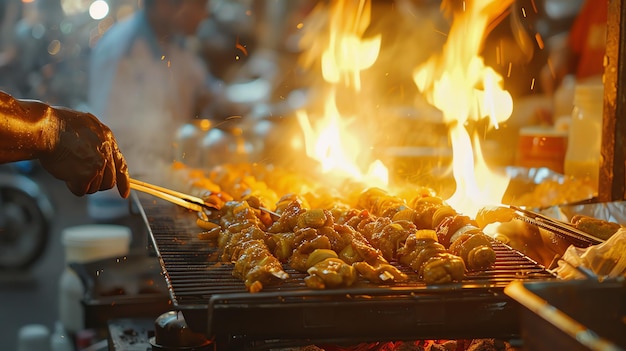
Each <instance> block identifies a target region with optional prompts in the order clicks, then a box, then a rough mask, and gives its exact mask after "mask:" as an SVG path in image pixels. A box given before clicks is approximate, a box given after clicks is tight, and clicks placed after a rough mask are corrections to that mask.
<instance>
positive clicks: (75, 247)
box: [59, 224, 131, 333]
mask: <svg viewBox="0 0 626 351" xmlns="http://www.w3.org/2000/svg"><path fill="white" fill-rule="evenodd" d="M130 237H131V231H130V228H128V227H125V226H120V225H113V224H88V225H80V226H75V227H69V228H66V229H64V230H63V233H62V243H63V245H64V246H65V262H66V263H70V262H73V263H86V262H91V261H97V260H101V259H106V258H115V257H122V256H125V255H127V254H128V251H129V244H130ZM84 294H85V289H84V286H83V284H82V282H81V281H80V279H79V278H78V276H77V275H76V273H74V271H73V270H71V269H70V268H69V267H66V268H65V270H64V271H63V273H62V274H61V277H60V278H59V320H60V321H61V323H62V324H63V326H64V327H65V329H66V330H67V331H68V332H69V333H77V332H79V331H81V330H82V329H84V324H85V323H84V311H83V306H82V303H81V301H82V299H83V296H84Z"/></svg>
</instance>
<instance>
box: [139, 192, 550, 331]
mask: <svg viewBox="0 0 626 351" xmlns="http://www.w3.org/2000/svg"><path fill="white" fill-rule="evenodd" d="M139 202H140V208H141V211H142V214H143V216H144V218H145V220H146V223H147V225H148V226H149V230H150V233H151V239H152V243H153V245H154V246H155V249H156V251H157V255H158V256H159V258H160V261H161V265H162V270H163V274H164V276H165V279H166V281H167V283H168V287H169V290H170V295H171V298H172V301H173V304H174V306H175V308H177V309H179V310H181V311H183V313H185V312H187V314H185V318H186V320H187V321H188V323H190V322H191V324H190V326H191V327H192V328H194V327H195V328H198V329H202V330H205V331H207V333H208V334H209V335H212V336H215V335H217V334H227V335H226V336H225V338H226V339H228V340H230V341H232V340H233V339H237V338H239V339H241V340H249V339H250V338H252V339H258V338H263V339H266V338H275V339H280V340H287V339H293V338H297V339H305V340H311V339H323V340H335V339H337V338H339V337H341V338H346V337H347V338H351V335H352V334H355V333H356V334H358V335H360V338H362V337H363V335H369V337H373V338H374V339H378V338H379V337H380V336H382V335H386V336H389V335H393V337H394V340H400V339H402V338H407V337H409V335H404V334H410V336H412V337H415V336H416V333H417V334H419V332H417V331H416V330H415V329H414V328H413V327H414V326H413V327H409V326H410V325H411V323H409V324H408V325H407V327H402V326H398V325H397V324H398V323H397V322H396V323H390V321H389V320H388V318H385V316H390V317H389V318H391V319H392V320H395V319H397V318H398V316H397V315H394V313H393V312H390V311H398V308H399V309H400V310H399V311H400V312H401V315H402V317H401V318H400V319H401V320H402V318H408V321H409V322H410V321H411V318H413V319H415V321H414V323H417V324H418V325H420V327H421V329H420V330H421V332H425V333H427V334H424V335H428V336H426V338H434V337H435V336H436V335H433V334H440V335H439V336H440V337H451V336H453V335H447V334H446V333H451V334H456V336H457V337H458V336H462V337H477V336H479V335H476V334H485V333H487V334H486V335H483V336H485V337H494V336H496V335H494V334H506V335H509V336H510V335H512V334H515V332H516V326H517V318H516V316H517V314H516V311H517V306H514V304H513V303H512V301H511V300H510V299H509V298H508V297H506V296H505V295H504V293H503V289H504V287H505V286H506V285H507V284H508V283H510V282H511V281H513V280H519V279H522V280H550V279H556V278H555V277H554V275H553V274H551V273H550V272H549V271H547V270H546V269H545V268H544V267H543V266H541V265H539V264H538V263H536V262H534V261H533V260H531V259H530V258H528V257H526V256H524V255H523V254H521V253H519V252H517V251H515V250H513V249H511V248H510V247H508V246H506V245H504V244H501V243H494V249H495V251H496V257H497V258H496V264H495V265H494V266H493V267H492V268H490V269H488V270H485V271H482V272H476V273H471V274H469V275H468V276H467V277H466V279H465V280H464V281H463V282H462V283H459V284H446V285H441V286H426V285H425V284H424V283H422V282H421V281H420V280H419V279H418V277H417V274H415V273H414V272H413V271H411V270H410V269H408V268H406V267H400V269H401V270H403V271H404V272H405V273H407V274H408V275H409V277H410V279H409V280H408V281H407V282H403V283H401V284H398V283H394V284H393V285H389V286H385V285H383V286H381V285H374V284H371V283H368V282H366V281H360V282H358V283H357V284H356V286H353V287H350V288H348V289H340V290H322V291H318V290H313V291H312V290H309V289H307V288H306V287H305V284H304V282H303V278H304V277H305V274H303V273H300V272H297V271H295V270H293V269H290V268H289V267H285V271H286V272H287V273H289V275H290V278H288V279H287V280H286V281H283V282H281V283H280V284H278V285H274V286H266V287H264V289H263V291H261V292H259V293H255V294H251V293H248V292H247V291H246V289H245V286H244V284H243V282H242V281H241V280H239V279H237V278H234V277H233V276H232V267H233V265H232V264H230V263H222V262H219V260H218V259H217V248H216V247H214V246H211V244H210V242H208V241H204V240H200V239H198V238H197V234H198V233H200V232H201V229H200V228H199V227H197V225H196V224H195V214H193V213H190V212H188V211H187V210H184V209H181V208H178V207H176V206H174V205H171V204H169V203H166V202H163V201H162V200H156V199H154V198H145V197H141V196H140V197H139ZM329 309H330V310H332V313H333V315H334V318H335V320H337V322H335V323H331V324H332V328H330V327H329V326H328V325H326V324H328V323H326V324H324V323H322V324H323V325H322V326H318V325H317V322H314V321H318V320H320V319H321V320H324V318H321V317H319V316H318V314H319V311H326V313H328V311H329ZM357 309H358V310H357ZM424 309H425V310H426V311H430V312H429V313H427V314H426V315H425V316H423V311H424ZM342 310H344V312H345V313H348V314H352V315H356V316H360V318H359V319H360V320H359V319H357V320H353V321H352V322H348V323H347V324H351V323H352V324H354V323H357V324H358V325H361V327H360V328H359V329H358V330H355V329H354V327H353V326H345V325H343V324H346V323H342V325H341V326H339V323H341V318H338V315H337V314H338V313H339V312H340V311H342ZM362 311H368V312H367V313H365V315H363V312H362ZM477 311H479V313H480V314H481V316H477V315H476V314H477ZM416 313H417V314H418V315H419V316H415V314H416ZM381 314H382V315H381ZM469 315H473V317H472V318H470V319H467V316H469ZM267 316H282V317H281V318H280V319H278V321H277V319H276V317H274V318H272V320H273V322H272V323H274V324H271V325H272V328H270V329H268V327H267V325H265V324H264V323H259V321H262V320H264V319H267ZM463 316H465V319H466V322H465V323H460V320H462V319H463ZM381 317H383V318H381ZM485 318H486V319H485ZM312 321H313V322H312ZM364 323H365V324H364ZM459 323H460V324H459ZM309 324H312V325H314V326H315V327H307V325H309ZM365 325H367V326H368V327H365ZM370 325H376V326H377V327H376V328H373V329H372V328H370V327H369V326H370ZM426 326H428V327H426ZM442 326H445V328H443V329H442V328H441V327H442ZM390 328H392V329H393V330H389V329H390ZM407 328H408V329H407ZM370 329H371V330H370ZM365 330H370V332H369V334H364V331H365ZM437 330H439V332H437ZM441 330H443V333H444V334H441V333H442V331H441ZM468 334H471V335H468ZM446 335H447V336H446ZM356 337H357V336H356V335H353V336H352V338H353V339H354V338H356Z"/></svg>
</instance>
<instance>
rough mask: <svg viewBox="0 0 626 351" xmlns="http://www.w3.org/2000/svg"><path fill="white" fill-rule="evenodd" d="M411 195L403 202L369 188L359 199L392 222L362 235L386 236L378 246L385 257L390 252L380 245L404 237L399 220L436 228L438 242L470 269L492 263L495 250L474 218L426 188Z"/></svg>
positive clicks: (396, 242) (360, 203)
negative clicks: (454, 207) (457, 209)
mask: <svg viewBox="0 0 626 351" xmlns="http://www.w3.org/2000/svg"><path fill="white" fill-rule="evenodd" d="M412 196H413V198H412V199H410V200H408V201H405V200H402V199H401V198H399V197H395V196H392V195H390V194H388V193H387V192H385V191H384V190H381V189H377V188H371V189H368V190H366V191H365V192H363V194H362V196H361V197H360V198H359V201H358V206H359V207H361V208H365V209H367V210H369V211H371V212H372V213H374V214H377V215H380V216H385V217H387V218H391V219H392V220H394V221H395V224H394V225H391V226H389V227H385V226H384V225H378V226H377V227H376V228H375V229H374V230H372V231H371V234H369V235H368V234H366V235H365V236H366V237H368V239H370V240H372V241H380V240H379V239H378V238H379V237H385V239H384V240H383V243H382V244H379V245H378V246H379V247H381V250H383V253H386V254H387V255H386V258H387V259H389V258H390V257H391V256H392V255H391V253H390V250H385V249H383V248H385V247H386V248H394V247H395V248H397V247H400V243H401V242H402V241H403V240H404V239H406V238H407V236H406V235H405V236H399V235H398V234H397V233H398V232H400V231H399V228H400V227H402V226H403V224H402V223H405V224H404V226H406V223H410V224H412V225H414V226H415V227H416V228H417V229H434V230H436V233H437V241H438V242H439V243H440V244H441V245H443V247H444V248H446V249H449V252H450V253H452V254H454V255H457V256H460V257H461V258H462V259H463V261H464V263H465V267H466V268H467V269H469V270H472V271H475V270H484V269H487V268H489V267H491V266H492V265H493V264H494V263H495V260H496V253H495V251H494V250H493V248H492V245H491V238H489V237H488V236H487V235H485V234H484V233H483V232H482V231H481V230H480V228H479V227H478V223H476V221H474V220H471V219H470V218H469V217H468V216H463V215H460V214H458V213H456V211H455V210H454V209H453V208H452V207H450V206H449V205H446V204H445V203H444V202H443V200H442V199H441V198H438V197H436V196H434V194H433V193H432V192H431V191H429V189H427V188H420V189H419V190H418V191H417V195H415V194H413V195H412ZM409 204H410V206H409ZM389 224H390V223H385V225H389ZM390 228H391V229H390Z"/></svg>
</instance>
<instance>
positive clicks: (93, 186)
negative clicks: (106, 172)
mask: <svg viewBox="0 0 626 351" xmlns="http://www.w3.org/2000/svg"><path fill="white" fill-rule="evenodd" d="M101 184H102V171H100V172H98V173H97V174H96V176H95V177H94V178H93V180H92V181H91V183H89V188H88V189H87V194H93V193H95V192H96V191H98V190H100V186H101Z"/></svg>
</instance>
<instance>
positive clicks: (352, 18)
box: [296, 0, 389, 187]
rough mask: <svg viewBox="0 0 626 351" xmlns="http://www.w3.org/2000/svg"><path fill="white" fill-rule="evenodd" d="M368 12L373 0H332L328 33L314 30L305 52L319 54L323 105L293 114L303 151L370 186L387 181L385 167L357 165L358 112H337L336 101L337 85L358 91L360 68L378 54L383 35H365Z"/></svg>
mask: <svg viewBox="0 0 626 351" xmlns="http://www.w3.org/2000/svg"><path fill="white" fill-rule="evenodd" d="M317 10H318V11H325V9H322V8H318V9H317ZM370 17H371V3H370V2H369V1H367V0H359V1H350V0H347V1H333V2H332V3H331V4H330V5H329V8H328V19H327V21H328V22H327V26H328V31H327V33H326V34H327V35H325V37H320V36H319V33H315V34H316V35H315V38H311V44H312V45H311V47H310V48H309V50H308V51H307V52H306V53H305V55H304V61H305V62H308V63H309V64H310V62H311V61H314V60H315V59H316V58H318V57H320V58H321V70H322V77H323V78H324V81H325V83H326V86H327V89H325V91H324V98H323V100H324V109H323V111H322V114H321V116H309V114H308V113H307V112H306V111H304V110H300V111H297V114H296V115H297V118H298V121H299V123H300V126H301V127H302V130H303V132H304V137H305V143H306V145H305V148H306V152H307V155H308V156H309V157H311V158H313V159H315V160H317V161H318V162H320V164H321V166H322V171H323V172H325V173H331V174H333V175H336V176H339V177H343V178H346V177H347V178H350V179H354V180H358V181H362V182H364V183H365V184H367V185H369V186H378V187H386V186H387V185H388V182H389V180H388V172H387V169H386V168H385V167H384V165H382V163H381V162H380V161H378V160H377V161H374V162H372V163H371V164H370V165H369V167H368V169H367V170H365V171H364V170H363V169H362V167H360V166H359V164H358V162H357V160H358V159H359V158H360V156H361V153H362V151H363V148H362V145H363V143H361V142H360V140H359V138H358V137H359V136H357V135H354V133H353V131H354V128H352V127H353V124H354V123H355V122H356V119H357V117H355V116H345V115H341V114H340V112H339V109H338V108H337V103H336V96H337V90H338V89H346V88H347V89H350V90H352V91H353V92H354V93H355V94H356V96H358V93H359V92H360V91H361V72H362V71H364V70H366V69H368V68H370V67H371V66H372V65H373V64H374V62H376V58H377V57H378V53H379V51H380V42H381V35H377V36H374V37H371V38H363V34H364V32H365V30H366V29H367V27H368V25H369V23H370ZM322 23H325V21H324V20H322ZM312 120H314V121H315V122H316V123H312Z"/></svg>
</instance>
